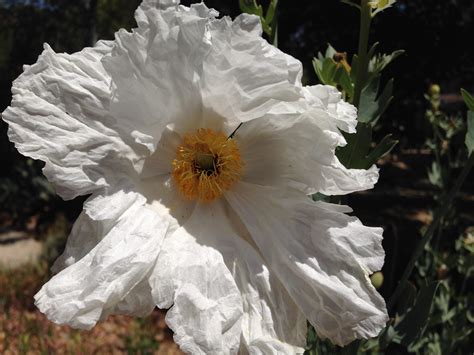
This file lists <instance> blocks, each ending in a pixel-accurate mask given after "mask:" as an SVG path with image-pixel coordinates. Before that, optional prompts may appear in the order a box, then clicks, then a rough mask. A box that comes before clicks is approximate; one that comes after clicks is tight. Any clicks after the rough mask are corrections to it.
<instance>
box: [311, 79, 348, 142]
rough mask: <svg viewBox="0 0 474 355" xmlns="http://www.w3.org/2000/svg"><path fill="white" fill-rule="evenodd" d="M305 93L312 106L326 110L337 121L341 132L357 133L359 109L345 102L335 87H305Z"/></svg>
mask: <svg viewBox="0 0 474 355" xmlns="http://www.w3.org/2000/svg"><path fill="white" fill-rule="evenodd" d="M303 93H304V96H305V99H306V100H307V102H308V103H309V104H310V105H311V106H314V107H319V108H324V109H325V110H326V111H327V112H328V113H329V114H330V115H331V117H332V118H333V119H334V120H335V122H336V124H337V127H338V128H339V129H340V130H342V131H344V132H347V133H355V132H356V126H357V109H356V108H355V106H353V105H351V104H349V103H348V102H345V101H344V100H343V99H342V95H341V93H340V92H339V90H337V89H336V88H335V87H333V86H329V85H314V86H305V87H304V88H303Z"/></svg>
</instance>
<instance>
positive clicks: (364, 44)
mask: <svg viewBox="0 0 474 355" xmlns="http://www.w3.org/2000/svg"><path fill="white" fill-rule="evenodd" d="M371 22H372V9H371V7H370V6H369V0H362V1H361V4H360V32H359V50H358V53H357V58H358V61H357V73H356V82H355V85H354V100H353V102H352V103H353V104H354V106H355V107H357V108H359V104H360V97H361V95H362V89H363V88H364V86H365V82H366V80H367V72H368V70H369V58H368V53H367V48H368V45H369V32H370V23H371Z"/></svg>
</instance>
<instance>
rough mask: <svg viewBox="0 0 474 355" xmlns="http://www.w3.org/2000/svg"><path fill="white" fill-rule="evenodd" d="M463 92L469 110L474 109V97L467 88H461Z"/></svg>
mask: <svg viewBox="0 0 474 355" xmlns="http://www.w3.org/2000/svg"><path fill="white" fill-rule="evenodd" d="M461 94H462V97H463V99H464V103H465V104H466V106H467V108H468V109H469V111H474V98H473V97H472V96H471V94H470V93H468V92H467V91H466V90H464V89H461Z"/></svg>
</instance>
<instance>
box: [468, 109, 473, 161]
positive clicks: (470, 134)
mask: <svg viewBox="0 0 474 355" xmlns="http://www.w3.org/2000/svg"><path fill="white" fill-rule="evenodd" d="M466 147H467V151H468V152H469V155H470V154H473V151H474V111H469V112H468V113H467V133H466Z"/></svg>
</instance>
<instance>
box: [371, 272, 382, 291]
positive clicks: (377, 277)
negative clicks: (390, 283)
mask: <svg viewBox="0 0 474 355" xmlns="http://www.w3.org/2000/svg"><path fill="white" fill-rule="evenodd" d="M370 282H372V285H373V286H374V287H375V288H376V289H377V290H378V289H379V288H380V287H382V284H383V274H382V272H381V271H377V272H376V273H374V274H372V276H370Z"/></svg>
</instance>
